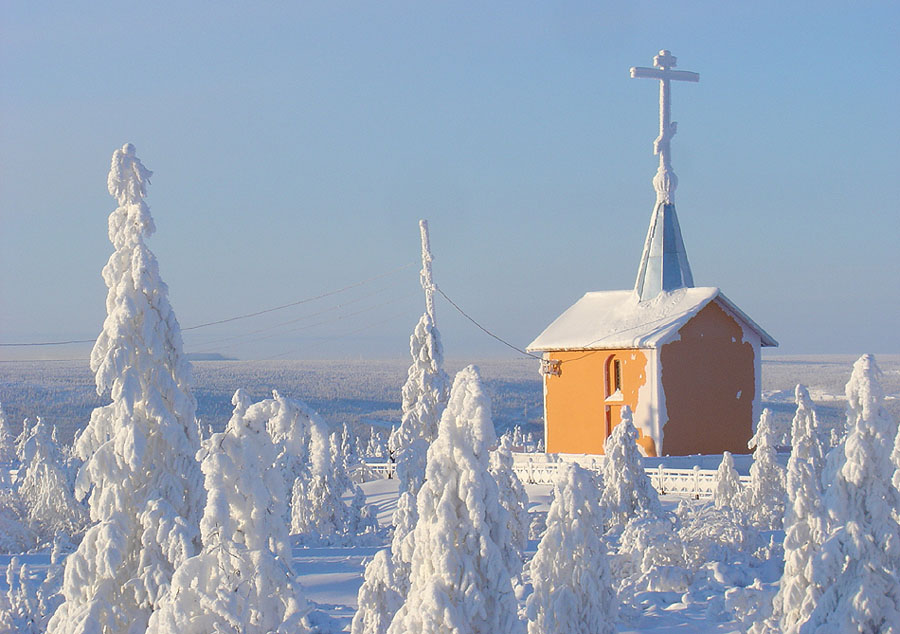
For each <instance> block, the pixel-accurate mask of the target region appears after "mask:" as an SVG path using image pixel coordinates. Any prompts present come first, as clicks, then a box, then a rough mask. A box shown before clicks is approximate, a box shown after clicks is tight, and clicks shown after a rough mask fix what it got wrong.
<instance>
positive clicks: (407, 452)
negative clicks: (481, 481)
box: [388, 220, 450, 495]
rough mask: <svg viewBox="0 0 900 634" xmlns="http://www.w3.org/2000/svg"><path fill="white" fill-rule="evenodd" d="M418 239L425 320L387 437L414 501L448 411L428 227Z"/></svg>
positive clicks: (402, 486)
mask: <svg viewBox="0 0 900 634" xmlns="http://www.w3.org/2000/svg"><path fill="white" fill-rule="evenodd" d="M419 227H420V230H421V234H422V273H421V281H422V288H423V289H424V290H425V314H424V315H422V317H421V319H419V323H418V324H416V328H415V330H414V331H413V334H412V336H411V337H410V339H409V351H410V354H411V355H412V365H410V367H409V372H408V375H407V378H406V383H405V384H404V385H403V391H402V401H401V412H402V413H401V419H400V427H398V428H397V429H395V430H394V432H393V433H391V437H390V439H389V440H388V447H389V449H390V451H391V454H392V455H393V458H394V460H395V461H396V463H397V479H398V480H399V483H400V492H401V493H403V492H406V491H408V492H409V493H412V494H413V495H416V494H417V493H418V491H419V488H420V487H421V486H422V482H423V480H424V479H425V457H426V452H427V451H428V446H429V445H430V444H431V443H432V442H433V441H434V439H435V437H436V436H437V433H438V421H439V420H440V418H441V412H442V411H443V409H444V407H446V405H447V398H448V395H449V386H450V380H449V378H448V377H447V374H446V372H444V368H443V365H444V350H443V347H442V346H441V336H440V333H439V332H438V329H437V324H436V323H435V316H434V296H433V294H434V283H433V282H432V279H431V260H432V256H431V248H430V246H429V243H428V223H427V222H426V221H425V220H422V221H420V222H419Z"/></svg>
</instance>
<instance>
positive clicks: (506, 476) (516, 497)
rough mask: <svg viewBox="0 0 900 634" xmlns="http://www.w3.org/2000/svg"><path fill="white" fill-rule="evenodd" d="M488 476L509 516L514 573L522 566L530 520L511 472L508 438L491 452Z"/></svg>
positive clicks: (522, 493) (525, 500) (516, 478)
mask: <svg viewBox="0 0 900 634" xmlns="http://www.w3.org/2000/svg"><path fill="white" fill-rule="evenodd" d="M490 464H491V474H492V475H493V476H494V479H495V480H496V481H497V487H498V489H499V491H500V504H501V506H503V508H504V509H506V512H507V513H508V514H509V534H510V537H511V538H512V540H511V542H510V545H512V546H513V549H510V550H513V551H514V552H515V554H516V557H515V559H514V560H513V561H510V562H508V564H509V566H510V570H516V569H518V568H521V566H522V553H523V552H524V550H525V546H526V545H527V544H528V529H529V528H530V527H531V521H530V519H529V517H528V493H526V492H525V487H524V486H523V485H522V482H521V481H520V480H519V476H517V475H516V472H515V471H513V456H512V446H511V443H510V438H509V437H508V436H503V437H502V438H501V439H500V446H499V447H497V449H496V450H494V451H492V452H491V463H490Z"/></svg>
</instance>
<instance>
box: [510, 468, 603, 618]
mask: <svg viewBox="0 0 900 634" xmlns="http://www.w3.org/2000/svg"><path fill="white" fill-rule="evenodd" d="M597 484H598V483H597V479H596V478H595V477H594V476H593V474H592V473H591V472H589V471H588V470H586V469H584V468H582V467H579V466H578V465H577V464H574V463H569V464H566V465H565V466H563V467H562V468H561V469H560V473H559V477H558V480H557V482H556V484H555V486H554V488H553V502H552V503H551V504H550V511H549V512H548V513H547V530H546V531H545V532H544V536H543V537H542V538H541V542H540V544H539V545H538V549H537V553H535V555H534V558H533V559H532V560H531V578H532V580H533V582H534V592H533V593H532V594H531V595H529V597H528V600H527V603H526V609H527V613H528V634H579V633H582V634H604V633H607V632H614V631H615V623H616V604H615V599H616V593H615V590H614V580H613V578H612V574H611V573H610V570H609V562H608V560H607V553H606V547H605V545H604V544H603V541H602V539H601V537H602V534H603V524H604V514H603V509H602V508H601V507H600V504H599V503H598V498H597Z"/></svg>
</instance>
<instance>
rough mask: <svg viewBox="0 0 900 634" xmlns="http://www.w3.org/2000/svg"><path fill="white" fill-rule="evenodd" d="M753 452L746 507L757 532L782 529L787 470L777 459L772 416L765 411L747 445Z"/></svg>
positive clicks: (744, 502)
mask: <svg viewBox="0 0 900 634" xmlns="http://www.w3.org/2000/svg"><path fill="white" fill-rule="evenodd" d="M747 447H748V448H749V449H754V452H753V464H752V465H750V483H749V484H748V485H747V488H746V489H745V490H744V500H743V506H744V509H745V510H746V512H747V516H748V517H749V519H750V521H751V522H752V523H753V524H754V525H755V526H756V527H758V528H762V529H780V528H781V527H782V525H783V521H784V467H782V466H781V465H780V464H779V463H778V460H777V459H776V455H777V452H776V451H775V431H774V429H773V426H772V412H771V411H769V410H768V409H764V410H763V413H762V416H760V418H759V423H758V424H757V426H756V434H754V436H753V438H751V439H750V442H749V443H747Z"/></svg>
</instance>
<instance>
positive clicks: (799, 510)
mask: <svg viewBox="0 0 900 634" xmlns="http://www.w3.org/2000/svg"><path fill="white" fill-rule="evenodd" d="M794 394H795V398H796V402H797V412H796V414H794V420H793V422H792V424H791V456H790V458H789V459H788V464H787V477H786V481H787V485H786V496H785V501H786V503H787V504H786V507H785V512H784V531H785V535H784V572H783V573H782V576H781V583H780V584H779V587H778V594H776V595H775V600H774V601H773V610H772V617H771V619H770V622H771V626H770V628H769V630H768V631H771V630H777V631H784V632H787V631H795V630H796V627H797V625H798V624H799V623H802V622H804V621H806V620H807V619H808V618H809V612H810V611H811V609H812V608H813V607H814V606H813V605H812V604H810V603H805V597H806V592H807V589H808V588H809V586H810V583H811V579H810V562H811V561H812V558H813V557H814V555H815V553H816V549H817V548H818V546H819V545H820V544H821V543H822V541H823V540H824V538H825V532H826V518H825V515H824V513H825V512H824V509H823V505H822V483H821V477H822V468H823V463H824V456H823V454H822V444H821V439H820V437H819V434H818V433H817V430H818V423H817V420H816V410H815V408H814V406H813V402H812V399H811V398H810V397H809V391H808V390H807V389H806V387H805V386H803V385H798V386H797V388H796V390H795V392H794ZM757 630H758V631H760V632H762V631H767V630H766V629H764V628H762V627H760V628H757Z"/></svg>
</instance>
